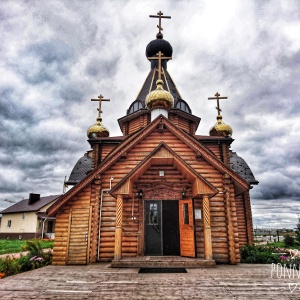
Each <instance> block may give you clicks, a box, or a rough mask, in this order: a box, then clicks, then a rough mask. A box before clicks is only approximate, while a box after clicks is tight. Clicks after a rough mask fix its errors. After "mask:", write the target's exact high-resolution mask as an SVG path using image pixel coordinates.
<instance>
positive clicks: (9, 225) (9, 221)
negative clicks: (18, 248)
mask: <svg viewBox="0 0 300 300" xmlns="http://www.w3.org/2000/svg"><path fill="white" fill-rule="evenodd" d="M7 227H8V228H10V227H11V220H8V221H7Z"/></svg>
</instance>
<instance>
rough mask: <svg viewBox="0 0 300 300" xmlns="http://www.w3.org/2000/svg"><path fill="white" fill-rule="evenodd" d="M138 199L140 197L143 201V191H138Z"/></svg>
mask: <svg viewBox="0 0 300 300" xmlns="http://www.w3.org/2000/svg"><path fill="white" fill-rule="evenodd" d="M138 197H139V199H143V191H142V190H138Z"/></svg>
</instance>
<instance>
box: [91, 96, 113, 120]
mask: <svg viewBox="0 0 300 300" xmlns="http://www.w3.org/2000/svg"><path fill="white" fill-rule="evenodd" d="M91 101H99V108H97V110H98V118H100V117H101V113H102V110H101V103H102V101H110V99H104V98H103V96H102V95H100V96H98V99H91Z"/></svg>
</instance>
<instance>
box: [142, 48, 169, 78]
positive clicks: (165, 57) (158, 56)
mask: <svg viewBox="0 0 300 300" xmlns="http://www.w3.org/2000/svg"><path fill="white" fill-rule="evenodd" d="M147 58H148V59H149V60H158V79H161V73H162V68H161V61H162V60H163V59H168V60H169V59H172V56H163V53H162V52H161V51H158V54H157V56H153V57H147Z"/></svg>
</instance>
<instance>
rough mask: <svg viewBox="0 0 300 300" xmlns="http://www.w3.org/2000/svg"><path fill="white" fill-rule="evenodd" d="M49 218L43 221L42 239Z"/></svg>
mask: <svg viewBox="0 0 300 300" xmlns="http://www.w3.org/2000/svg"><path fill="white" fill-rule="evenodd" d="M46 220H47V218H45V219H44V221H43V225H42V239H43V238H44V229H45V222H46Z"/></svg>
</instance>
